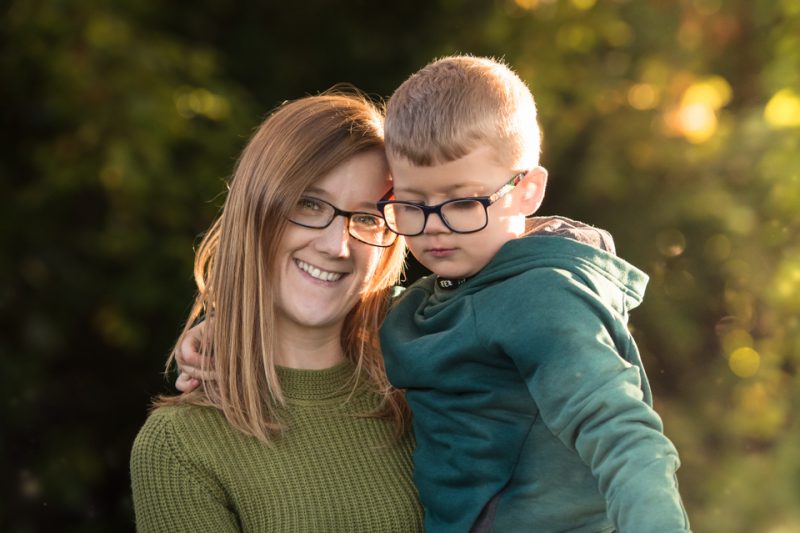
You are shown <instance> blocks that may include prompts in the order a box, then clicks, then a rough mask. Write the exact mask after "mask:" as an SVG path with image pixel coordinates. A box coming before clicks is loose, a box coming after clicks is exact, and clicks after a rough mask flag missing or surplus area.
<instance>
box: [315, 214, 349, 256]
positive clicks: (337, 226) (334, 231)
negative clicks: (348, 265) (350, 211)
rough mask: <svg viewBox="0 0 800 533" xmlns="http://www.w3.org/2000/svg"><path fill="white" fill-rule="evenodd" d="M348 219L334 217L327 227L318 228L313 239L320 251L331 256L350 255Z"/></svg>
mask: <svg viewBox="0 0 800 533" xmlns="http://www.w3.org/2000/svg"><path fill="white" fill-rule="evenodd" d="M349 222H350V221H349V220H348V219H347V218H345V217H343V216H337V217H335V218H334V219H333V220H332V221H331V223H330V224H329V225H328V227H327V228H323V229H321V230H320V234H319V236H318V237H317V238H316V239H315V243H316V247H317V249H318V250H319V251H320V252H323V253H326V254H328V255H330V256H332V257H348V256H349V255H350V232H349V228H348V226H349Z"/></svg>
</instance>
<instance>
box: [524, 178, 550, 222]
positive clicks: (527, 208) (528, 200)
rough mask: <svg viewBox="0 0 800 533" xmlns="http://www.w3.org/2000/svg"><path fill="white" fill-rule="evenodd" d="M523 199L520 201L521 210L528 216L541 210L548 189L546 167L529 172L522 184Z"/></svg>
mask: <svg viewBox="0 0 800 533" xmlns="http://www.w3.org/2000/svg"><path fill="white" fill-rule="evenodd" d="M518 186H519V187H521V188H522V197H521V200H520V208H521V210H522V211H523V212H524V213H525V214H526V215H528V216H530V215H532V214H534V213H535V212H536V211H538V210H539V206H541V205H542V201H543V200H544V189H545V187H547V170H546V169H545V168H544V167H536V168H533V169H531V170H529V171H528V174H527V176H525V177H524V178H523V179H522V181H521V182H520V184H519V185H518Z"/></svg>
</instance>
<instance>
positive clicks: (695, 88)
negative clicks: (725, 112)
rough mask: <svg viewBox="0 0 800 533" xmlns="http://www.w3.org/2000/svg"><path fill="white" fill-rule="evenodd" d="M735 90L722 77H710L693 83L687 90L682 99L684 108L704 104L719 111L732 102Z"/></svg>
mask: <svg viewBox="0 0 800 533" xmlns="http://www.w3.org/2000/svg"><path fill="white" fill-rule="evenodd" d="M732 96H733V90H732V89H731V85H730V84H729V83H728V82H727V80H725V78H723V77H721V76H710V77H708V78H705V79H703V80H701V81H698V82H696V83H693V84H692V85H690V86H689V88H688V89H686V92H684V93H683V97H682V98H681V105H682V106H689V105H692V104H702V105H704V106H706V107H710V108H711V109H714V110H717V109H719V108H721V107H724V106H726V105H727V104H728V102H730V101H731V97H732Z"/></svg>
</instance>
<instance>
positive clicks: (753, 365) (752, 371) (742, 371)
mask: <svg viewBox="0 0 800 533" xmlns="http://www.w3.org/2000/svg"><path fill="white" fill-rule="evenodd" d="M728 366H729V367H730V369H731V372H733V373H734V374H736V375H737V376H739V377H740V378H749V377H753V376H755V375H756V373H758V368H759V366H761V356H760V355H759V353H758V352H757V351H755V350H754V349H753V348H749V347H746V346H745V347H742V348H739V349H738V350H736V351H734V352H733V353H732V354H731V356H730V359H728Z"/></svg>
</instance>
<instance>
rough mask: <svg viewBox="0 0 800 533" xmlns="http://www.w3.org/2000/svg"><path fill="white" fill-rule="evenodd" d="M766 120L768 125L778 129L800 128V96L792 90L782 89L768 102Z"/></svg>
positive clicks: (765, 112)
mask: <svg viewBox="0 0 800 533" xmlns="http://www.w3.org/2000/svg"><path fill="white" fill-rule="evenodd" d="M764 119H765V120H766V121H767V124H769V125H770V126H772V127H773V128H777V129H780V128H796V127H799V126H800V95H798V94H797V93H796V92H794V91H793V90H792V89H788V88H786V89H781V90H780V91H778V92H777V93H775V94H774V95H773V96H772V98H770V99H769V102H767V106H766V107H765V108H764Z"/></svg>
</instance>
